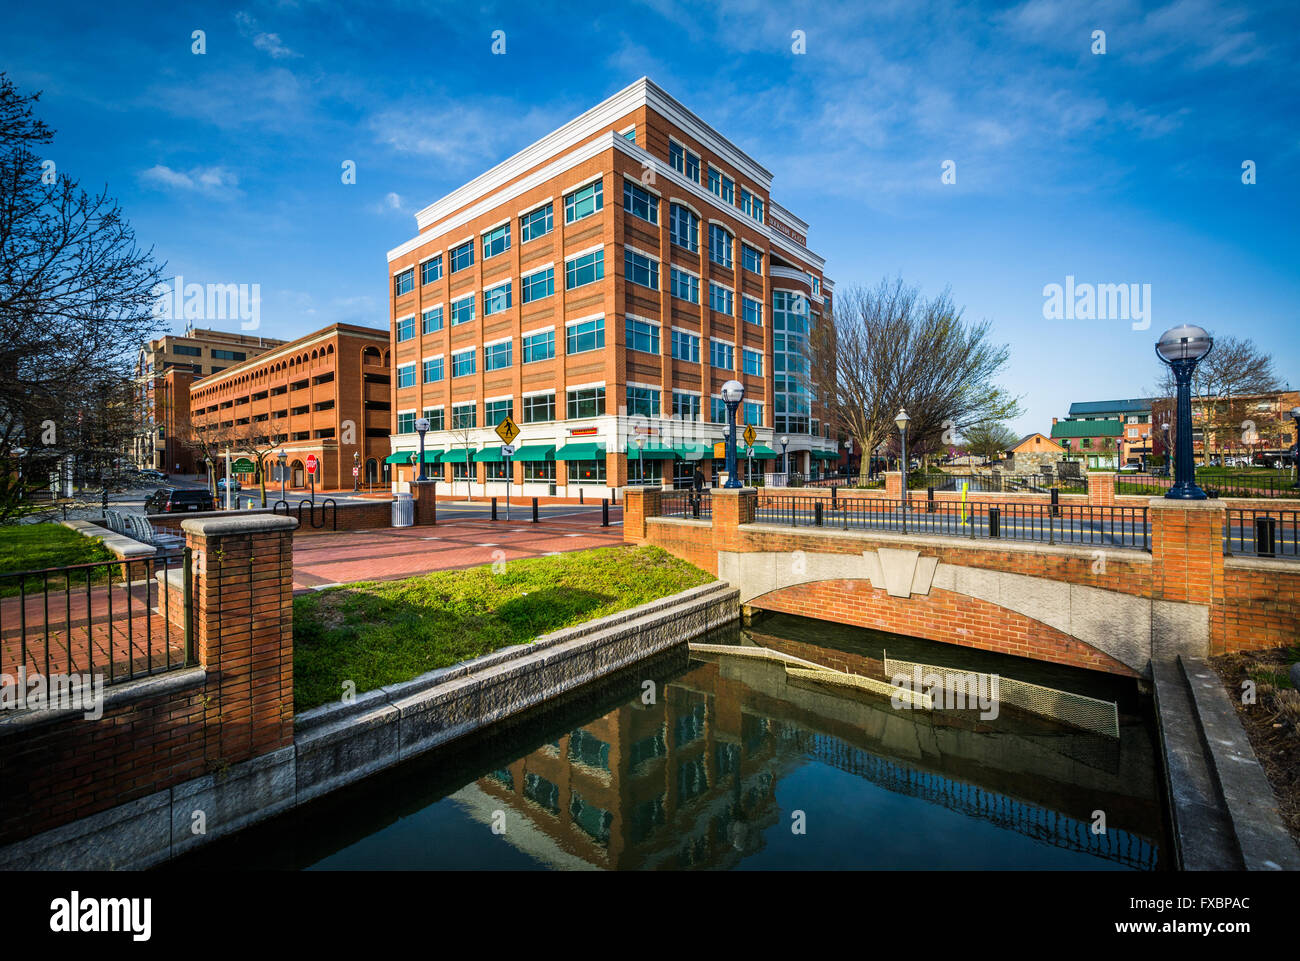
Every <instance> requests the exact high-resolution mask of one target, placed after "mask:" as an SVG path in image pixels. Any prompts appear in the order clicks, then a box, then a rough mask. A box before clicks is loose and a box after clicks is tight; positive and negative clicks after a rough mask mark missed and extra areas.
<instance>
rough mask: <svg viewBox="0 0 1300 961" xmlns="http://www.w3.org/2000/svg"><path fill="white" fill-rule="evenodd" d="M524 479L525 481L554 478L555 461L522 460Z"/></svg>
mask: <svg viewBox="0 0 1300 961" xmlns="http://www.w3.org/2000/svg"><path fill="white" fill-rule="evenodd" d="M524 480H526V481H553V480H555V461H553V460H526V461H524Z"/></svg>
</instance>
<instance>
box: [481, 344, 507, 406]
mask: <svg viewBox="0 0 1300 961" xmlns="http://www.w3.org/2000/svg"><path fill="white" fill-rule="evenodd" d="M513 348H514V342H513V341H509V340H503V341H501V343H499V344H488V345H487V346H486V347H484V348H483V369H484V370H503V369H504V368H506V367H509V366H510V365H511V364H512V363H513V362H514V361H513V355H514V350H513ZM492 423H494V424H495V423H497V422H496V421H492Z"/></svg>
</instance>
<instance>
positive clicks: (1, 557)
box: [0, 523, 113, 597]
mask: <svg viewBox="0 0 1300 961" xmlns="http://www.w3.org/2000/svg"><path fill="white" fill-rule="evenodd" d="M111 560H113V553H112V551H110V550H109V549H108V548H107V547H105V546H104V544H103V542H102V541H100V540H98V539H97V538H96V539H92V538H89V537H86V536H85V535H83V534H78V533H77V532H76V531H74V530H70V529H68V528H66V527H64V526H63V525H62V524H55V523H42V524H6V525H5V526H4V527H0V574H10V573H14V572H16V571H36V570H41V569H42V568H46V567H66V566H68V565H70V564H90V563H93V562H94V561H111ZM80 576H81V578H82V580H81V582H80V583H82V584H84V583H85V574H84V573H83V574H81V575H80ZM25 581H26V584H27V589H28V590H29V591H30V590H38V591H39V590H40V589H41V579H40V578H39V577H29V578H26V579H25ZM50 586H51V587H55V586H58V587H62V586H63V579H62V578H58V577H51V579H50ZM17 593H18V579H17V578H3V579H0V597H11V596H13V595H14V594H17Z"/></svg>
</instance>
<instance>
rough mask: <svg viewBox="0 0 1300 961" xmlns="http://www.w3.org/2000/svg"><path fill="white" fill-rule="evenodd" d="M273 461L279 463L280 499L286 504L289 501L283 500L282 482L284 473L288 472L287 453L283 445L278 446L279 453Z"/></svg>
mask: <svg viewBox="0 0 1300 961" xmlns="http://www.w3.org/2000/svg"><path fill="white" fill-rule="evenodd" d="M275 462H276V463H277V464H279V465H280V500H282V501H284V502H285V503H286V504H287V503H289V502H288V501H287V500H285V491H284V482H285V475H286V474H287V473H288V472H289V455H288V453H286V452H285V450H284V448H283V447H282V448H280V451H279V453H277V454H276V455H275Z"/></svg>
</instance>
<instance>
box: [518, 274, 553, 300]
mask: <svg viewBox="0 0 1300 961" xmlns="http://www.w3.org/2000/svg"><path fill="white" fill-rule="evenodd" d="M520 283H521V284H522V285H523V288H524V303H525V304H531V303H532V302H533V301H534V300H541V299H542V298H543V297H550V296H551V295H552V294H554V293H555V268H554V267H547V268H546V269H545V270H539V271H537V273H535V274H528V275H527V276H526V277H524V278H523V280H522V281H520Z"/></svg>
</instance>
